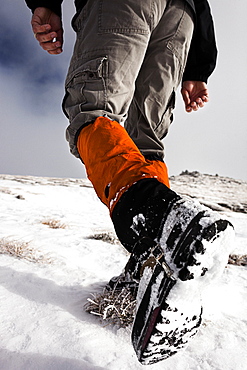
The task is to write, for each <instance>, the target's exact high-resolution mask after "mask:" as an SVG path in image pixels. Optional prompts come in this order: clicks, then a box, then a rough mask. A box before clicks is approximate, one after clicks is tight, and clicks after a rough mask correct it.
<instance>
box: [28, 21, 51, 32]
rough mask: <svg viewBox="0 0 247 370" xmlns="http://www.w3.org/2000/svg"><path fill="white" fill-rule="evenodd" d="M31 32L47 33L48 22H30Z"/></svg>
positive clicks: (48, 29) (49, 27) (48, 28)
mask: <svg viewBox="0 0 247 370" xmlns="http://www.w3.org/2000/svg"><path fill="white" fill-rule="evenodd" d="M31 25H32V30H33V33H47V32H49V31H50V29H51V26H50V25H49V24H40V23H38V22H32V23H31Z"/></svg>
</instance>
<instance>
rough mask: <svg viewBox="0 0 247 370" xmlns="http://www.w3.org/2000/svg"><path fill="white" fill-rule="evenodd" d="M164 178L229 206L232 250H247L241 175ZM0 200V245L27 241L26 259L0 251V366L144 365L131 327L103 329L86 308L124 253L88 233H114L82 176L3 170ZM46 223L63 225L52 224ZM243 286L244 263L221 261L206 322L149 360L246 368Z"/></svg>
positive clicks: (114, 368) (187, 369) (21, 369)
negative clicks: (182, 345)
mask: <svg viewBox="0 0 247 370" xmlns="http://www.w3.org/2000/svg"><path fill="white" fill-rule="evenodd" d="M171 184H172V188H173V189H175V190H176V191H178V192H180V193H183V194H189V195H192V196H193V197H196V198H198V199H200V200H201V201H202V202H203V203H206V204H208V205H210V206H211V207H212V208H215V209H219V210H220V211H221V212H223V213H224V214H227V216H229V218H230V220H231V221H232V223H233V224H234V225H235V229H236V243H235V244H234V245H233V246H232V253H235V254H247V248H246V240H247V214H246V208H247V183H245V182H241V181H236V180H231V179H226V178H221V177H219V176H205V175H200V174H198V173H192V174H189V173H184V175H180V176H177V177H173V178H172V179H171ZM0 204H1V213H0V245H1V250H2V249H3V245H4V244H6V245H8V244H9V245H11V243H12V242H13V241H15V243H16V247H15V248H16V253H17V252H18V248H17V246H18V243H19V245H21V244H23V248H24V246H27V245H28V248H29V254H30V255H29V257H31V259H30V260H27V259H23V258H19V259H18V258H15V257H13V256H11V255H7V254H1V255H0V297H1V305H0V369H1V370H49V369H51V370H69V369H71V370H79V369H80V370H96V369H102V370H138V369H144V368H145V366H143V365H140V364H139V363H138V361H137V359H136V356H135V354H134V351H133V349H132V346H131V342H130V329H129V328H127V329H123V328H121V329H117V328H116V327H114V326H111V325H108V326H106V327H104V326H103V325H102V324H101V323H100V321H99V319H98V318H97V317H95V316H93V315H90V314H88V313H86V312H85V309H84V304H85V303H86V301H87V298H88V297H90V294H91V293H95V292H99V291H101V289H102V287H103V286H104V284H105V283H106V282H107V281H108V280H109V279H110V278H111V277H112V276H114V275H118V274H119V273H120V272H121V270H122V268H123V267H124V265H125V263H126V261H127V259H128V255H127V254H126V252H125V250H124V249H123V248H122V247H121V245H119V244H118V243H117V242H116V243H114V242H113V243H109V242H105V241H100V240H96V239H95V238H90V237H92V236H94V235H96V234H99V233H106V234H111V233H114V231H113V227H112V225H111V221H110V218H109V216H108V211H107V209H106V208H105V207H104V206H103V205H102V204H101V203H100V201H99V200H98V199H97V197H96V195H95V194H94V191H93V189H92V187H91V186H90V184H89V183H88V182H87V180H75V179H49V178H35V177H23V176H9V175H6V176H4V175H2V176H0ZM233 210H234V211H233ZM236 211H237V212H236ZM50 221H53V223H56V222H57V223H59V224H60V227H58V228H51V227H49V225H47V224H49V222H50ZM58 226H59V225H58ZM25 243H26V244H25ZM19 253H20V256H21V253H22V251H21V250H20V251H19ZM35 258H36V259H37V262H35ZM246 286H247V270H246V266H235V265H227V267H226V269H225V271H224V274H223V276H222V277H221V279H220V280H219V282H218V284H217V286H215V287H214V288H212V289H211V290H210V291H209V292H208V293H207V299H206V300H205V303H204V322H203V324H202V326H201V329H200V331H199V333H198V334H197V336H196V337H195V339H193V341H192V342H191V344H190V346H189V347H188V348H187V349H186V350H185V351H182V352H180V353H179V354H177V355H175V356H174V357H172V358H170V359H168V360H166V361H163V362H160V363H158V364H156V365H151V366H147V368H148V369H150V370H161V369H167V370H245V369H246V368H247V291H246Z"/></svg>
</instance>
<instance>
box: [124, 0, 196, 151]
mask: <svg viewBox="0 0 247 370" xmlns="http://www.w3.org/2000/svg"><path fill="white" fill-rule="evenodd" d="M192 32H193V13H192V9H190V8H189V6H188V5H187V3H186V2H185V1H184V0H172V1H169V2H168V4H167V6H166V9H165V11H164V12H163V15H162V17H161V18H160V20H159V22H157V25H155V27H154V29H153V31H152V32H151V35H150V40H149V44H148V48H147V51H146V55H145V58H144V61H143V63H142V66H141V69H140V71H139V75H138V78H137V80H136V87H135V94H134V97H133V100H132V103H131V106H130V109H129V112H128V118H127V120H126V122H125V127H126V129H127V131H128V133H129V135H130V136H131V138H132V139H133V140H134V142H135V144H136V145H137V146H138V148H139V149H140V151H141V152H142V153H143V154H144V155H150V154H151V155H157V156H159V157H162V156H163V151H164V146H163V143H162V139H163V138H164V137H165V136H166V134H167V132H168V129H169V126H170V124H171V122H172V120H173V114H172V112H173V109H174V107H175V91H176V89H177V87H178V85H179V83H180V82H181V79H182V75H183V71H184V68H185V64H186V60H187V56H188V51H189V46H190V41H191V37H192Z"/></svg>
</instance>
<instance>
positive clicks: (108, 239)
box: [88, 232, 120, 244]
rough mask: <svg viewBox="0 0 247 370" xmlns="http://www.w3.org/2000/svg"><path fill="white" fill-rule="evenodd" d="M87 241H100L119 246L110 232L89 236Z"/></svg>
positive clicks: (116, 239)
mask: <svg viewBox="0 0 247 370" xmlns="http://www.w3.org/2000/svg"><path fill="white" fill-rule="evenodd" d="M88 239H94V240H100V241H102V242H106V243H110V244H120V242H119V240H118V238H117V237H116V236H115V235H114V234H113V233H111V232H102V233H97V234H94V235H90V236H89V237H88Z"/></svg>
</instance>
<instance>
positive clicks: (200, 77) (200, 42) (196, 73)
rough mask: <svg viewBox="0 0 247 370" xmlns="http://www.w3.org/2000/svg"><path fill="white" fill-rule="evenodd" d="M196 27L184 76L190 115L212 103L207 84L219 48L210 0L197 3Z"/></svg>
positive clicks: (183, 86) (183, 88)
mask: <svg viewBox="0 0 247 370" xmlns="http://www.w3.org/2000/svg"><path fill="white" fill-rule="evenodd" d="M194 3H195V8H196V14H197V18H196V25H195V30H194V34H193V38H192V41H191V46H190V51H189V55H188V60H187V64H186V67H185V71H184V74H183V83H182V90H181V93H182V96H183V100H184V103H185V109H186V111H187V112H191V111H196V110H198V109H199V108H200V107H203V106H204V104H205V103H206V102H207V101H208V100H209V95H208V89H207V81H208V78H209V76H210V75H211V74H212V72H213V71H214V69H215V66H216V60H217V47H216V41H215V33H214V25H213V19H212V15H211V11H210V7H209V4H208V2H207V0H194Z"/></svg>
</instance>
